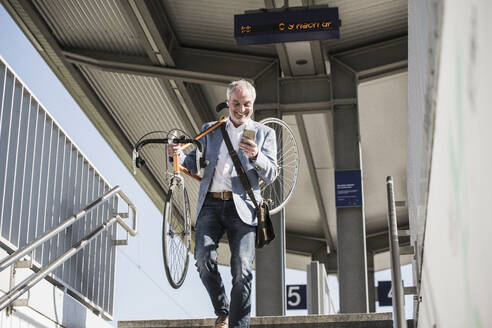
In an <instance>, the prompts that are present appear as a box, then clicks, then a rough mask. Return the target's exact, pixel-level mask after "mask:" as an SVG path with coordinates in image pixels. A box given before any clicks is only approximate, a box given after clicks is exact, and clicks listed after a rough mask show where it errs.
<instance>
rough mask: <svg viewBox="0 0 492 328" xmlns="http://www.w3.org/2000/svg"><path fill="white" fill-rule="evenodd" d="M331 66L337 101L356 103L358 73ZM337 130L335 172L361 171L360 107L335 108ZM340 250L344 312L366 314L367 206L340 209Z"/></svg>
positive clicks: (337, 63) (335, 64)
mask: <svg viewBox="0 0 492 328" xmlns="http://www.w3.org/2000/svg"><path fill="white" fill-rule="evenodd" d="M330 63H331V77H332V96H333V100H334V101H335V102H336V101H337V100H338V99H355V100H356V99H357V77H356V74H355V72H354V71H352V70H351V69H350V68H349V67H347V66H346V65H345V64H344V63H341V62H340V61H339V60H337V59H336V58H333V57H332V58H331V59H330ZM333 126H334V143H335V169H336V170H343V169H361V158H360V139H359V138H360V135H359V117H358V110H357V104H348V105H334V106H333ZM337 250H338V279H339V284H340V312H341V313H365V312H367V311H368V298H367V269H366V267H367V265H366V243H365V219H364V208H363V206H361V207H339V208H337Z"/></svg>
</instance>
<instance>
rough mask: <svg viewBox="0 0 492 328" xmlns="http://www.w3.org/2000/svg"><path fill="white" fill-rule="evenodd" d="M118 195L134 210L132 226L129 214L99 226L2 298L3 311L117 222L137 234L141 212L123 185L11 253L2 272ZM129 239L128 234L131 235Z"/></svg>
mask: <svg viewBox="0 0 492 328" xmlns="http://www.w3.org/2000/svg"><path fill="white" fill-rule="evenodd" d="M115 194H117V195H118V196H120V197H121V199H123V200H124V201H125V202H126V204H127V205H128V208H129V209H131V211H132V226H131V227H130V226H129V225H128V224H127V223H126V222H125V221H124V220H123V218H127V217H129V213H115V214H114V215H113V216H112V217H111V218H109V219H108V220H107V221H106V222H104V223H102V224H101V225H99V226H98V227H96V228H95V229H94V230H93V231H92V232H90V233H89V234H87V235H86V236H85V237H83V238H82V239H81V240H80V241H79V242H77V243H76V244H74V245H73V246H72V247H71V248H70V249H68V250H67V251H66V252H65V253H63V254H62V255H60V256H59V257H57V258H56V259H55V260H53V261H52V262H50V263H49V264H48V265H46V266H44V267H42V268H41V269H40V270H39V271H38V272H36V273H34V274H32V275H31V276H29V277H28V278H26V279H25V280H24V281H22V282H21V283H19V284H18V285H17V286H15V287H13V288H12V289H11V290H10V291H9V292H8V293H7V294H5V295H4V296H2V297H1V298H0V311H2V310H3V309H4V308H6V307H7V306H9V305H10V304H12V303H13V302H14V301H15V300H16V299H17V298H19V297H20V296H22V294H24V293H25V292H27V291H28V290H29V289H31V288H32V287H33V286H34V285H36V283H38V282H39V281H40V280H42V279H43V278H45V277H46V276H47V275H48V274H50V273H51V272H52V271H53V270H54V269H56V268H57V267H58V266H60V265H61V264H63V263H64V262H65V261H67V260H68V259H70V258H71V257H72V256H73V255H75V254H76V253H77V252H78V251H79V250H80V249H82V248H83V247H84V246H85V245H87V244H88V243H90V242H91V240H93V239H94V238H95V237H97V236H98V235H99V234H100V233H102V232H103V231H104V230H106V229H107V228H108V227H110V226H111V225H112V224H114V223H118V224H119V225H120V226H121V227H122V228H123V229H124V230H125V231H126V232H127V233H128V234H130V235H131V236H135V235H136V234H137V209H136V208H135V205H133V203H132V202H131V201H130V199H129V198H128V197H127V196H126V195H125V193H124V192H123V191H122V190H121V187H120V186H115V187H114V188H112V189H111V190H109V191H108V192H106V193H105V194H104V195H102V196H101V197H99V198H97V199H96V200H94V201H93V202H91V203H90V204H89V205H87V206H86V207H85V208H83V209H82V210H80V211H79V212H77V214H75V215H73V216H71V217H69V218H68V219H66V220H65V221H63V222H62V223H61V224H60V225H58V226H56V227H54V228H53V229H51V230H49V231H47V232H45V233H44V234H42V235H40V236H39V237H38V238H36V239H35V240H33V241H32V242H31V243H30V244H28V245H26V246H25V247H23V248H22V249H18V250H17V251H15V252H14V253H12V254H10V255H9V256H7V257H6V258H4V259H2V260H1V261H0V272H2V271H3V270H5V269H6V268H8V267H10V266H11V265H12V264H15V263H16V262H17V261H18V260H19V259H20V258H22V257H23V256H25V255H27V254H29V253H31V252H32V251H33V250H35V249H36V248H37V247H39V246H40V245H42V244H43V243H44V242H45V241H47V240H49V239H50V238H52V237H53V236H55V235H56V234H57V233H59V232H60V231H62V230H64V229H66V228H67V227H69V226H70V225H72V224H74V223H75V222H77V221H78V220H79V219H80V218H82V217H84V216H85V215H87V214H88V213H90V212H91V211H92V210H94V209H95V208H97V207H98V206H99V205H102V204H103V203H104V202H105V201H107V200H108V199H109V198H111V197H112V196H114V195H115ZM127 238H128V235H127Z"/></svg>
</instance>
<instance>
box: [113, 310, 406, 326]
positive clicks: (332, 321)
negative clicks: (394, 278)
mask: <svg viewBox="0 0 492 328" xmlns="http://www.w3.org/2000/svg"><path fill="white" fill-rule="evenodd" d="M391 316H392V315H391V313H360V314H359V313H356V314H334V315H307V316H295V317H254V318H251V327H254V328H321V327H323V328H392V327H393V321H392V320H391ZM214 323H215V319H192V320H143V321H119V322H118V328H210V327H213V326H214ZM408 328H413V322H412V321H411V320H409V322H408Z"/></svg>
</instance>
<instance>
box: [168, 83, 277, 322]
mask: <svg viewBox="0 0 492 328" xmlns="http://www.w3.org/2000/svg"><path fill="white" fill-rule="evenodd" d="M255 98H256V91H255V88H254V87H253V85H252V84H251V83H249V82H248V81H246V80H239V81H234V82H232V83H230V84H229V86H228V87H227V104H228V106H229V118H228V120H227V121H226V123H224V124H226V131H227V133H228V135H229V138H230V140H231V143H232V145H233V147H234V149H235V150H236V152H237V154H238V157H239V159H240V161H241V164H242V166H243V168H244V171H245V172H246V176H247V177H248V180H249V182H250V184H251V187H252V189H253V193H254V196H255V198H256V200H257V201H258V202H261V200H262V198H261V194H260V180H262V181H263V183H270V182H272V181H273V180H275V178H276V176H277V174H278V171H277V164H276V162H277V158H276V154H277V146H276V138H275V131H274V130H273V129H271V128H269V127H267V126H265V125H263V124H260V123H258V122H255V121H253V120H252V119H251V115H252V114H253V104H254V101H255ZM214 124H216V122H210V123H206V124H205V125H204V126H203V127H202V131H205V130H207V129H208V128H209V127H211V126H212V125H214ZM202 142H203V145H204V149H205V159H206V160H208V162H209V164H208V165H207V167H206V168H205V171H204V175H203V178H202V180H201V182H200V191H199V195H198V203H197V216H196V223H195V260H196V267H197V269H198V272H199V275H200V278H201V280H202V282H203V284H204V286H205V288H206V289H207V292H208V294H209V296H210V299H211V301H212V305H213V307H214V310H215V313H216V315H217V316H218V318H217V320H216V323H215V327H217V328H223V327H249V321H250V312H251V283H252V278H253V275H252V265H253V260H254V256H255V231H256V230H255V229H256V228H255V226H256V224H257V222H256V213H255V211H256V210H255V206H254V205H253V202H252V201H251V199H249V197H248V196H247V192H246V191H245V190H244V187H243V184H242V183H241V180H240V178H239V176H238V173H237V172H236V169H235V168H234V165H233V162H232V159H231V157H230V155H229V151H228V149H227V146H226V144H225V142H224V138H223V136H222V133H221V131H220V129H215V130H213V131H212V132H210V133H209V134H207V135H206V136H205V137H204V138H203V139H202ZM178 152H179V146H178V145H169V147H168V155H169V156H173V155H175V154H177V153H178ZM196 163H197V161H196V152H191V153H190V154H188V155H186V156H184V155H183V156H180V164H182V165H183V166H184V167H186V168H187V169H188V170H189V171H190V172H191V173H195V172H197V167H196ZM224 233H227V238H228V240H229V248H230V250H231V262H230V265H231V274H232V290H231V297H230V301H229V299H228V297H227V295H226V292H225V289H224V285H223V283H222V278H221V276H220V273H219V271H218V264H217V248H218V245H219V241H220V239H221V238H222V236H223V234H224Z"/></svg>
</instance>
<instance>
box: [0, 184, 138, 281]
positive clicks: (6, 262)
mask: <svg viewBox="0 0 492 328" xmlns="http://www.w3.org/2000/svg"><path fill="white" fill-rule="evenodd" d="M116 193H117V194H119V195H120V197H121V198H122V199H123V200H124V201H125V202H126V203H127V204H128V206H130V208H131V209H132V212H133V228H130V227H129V226H128V225H127V224H126V223H125V222H124V221H123V220H121V218H120V219H119V220H118V223H120V225H121V226H122V227H123V228H124V229H125V230H126V231H128V233H130V235H132V236H135V235H136V233H137V215H136V213H137V212H136V208H135V206H134V205H133V203H132V202H131V201H130V200H129V199H128V197H127V196H126V195H125V193H124V192H123V191H122V190H121V187H120V186H115V187H114V188H113V189H111V190H109V191H108V192H106V193H105V194H104V195H102V196H101V197H99V198H97V199H96V200H94V201H93V202H91V203H90V204H89V205H87V206H86V207H84V208H83V209H82V210H80V211H79V212H77V214H75V215H72V216H71V217H69V218H68V219H66V220H65V221H63V222H62V223H61V224H60V225H58V226H56V227H54V228H53V229H51V230H48V231H47V232H45V233H44V234H42V235H41V236H39V237H38V238H36V239H35V240H33V241H32V242H31V243H30V244H28V245H26V246H25V247H23V248H22V249H18V250H17V251H15V252H14V253H12V254H10V255H9V256H7V257H6V258H4V259H2V260H1V261H0V272H2V271H3V270H5V269H6V268H8V267H9V266H10V265H12V263H14V262H16V261H17V260H19V259H20V258H21V257H23V256H24V255H27V254H29V253H30V252H31V251H32V250H34V249H35V248H37V247H38V246H39V245H41V244H43V243H44V242H45V241H47V240H48V239H50V238H51V237H53V236H54V235H56V234H57V233H59V232H60V231H62V230H63V229H65V228H67V227H68V226H70V225H72V224H74V223H75V222H77V221H78V220H79V219H80V218H82V217H83V216H85V215H87V214H88V213H90V212H92V210H94V209H95V208H96V207H97V206H98V205H99V204H100V203H102V202H103V201H105V200H106V199H108V198H110V197H111V196H113V195H114V194H116Z"/></svg>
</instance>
